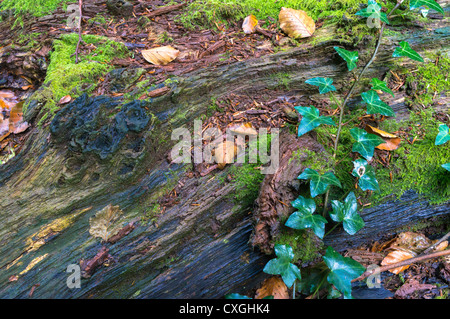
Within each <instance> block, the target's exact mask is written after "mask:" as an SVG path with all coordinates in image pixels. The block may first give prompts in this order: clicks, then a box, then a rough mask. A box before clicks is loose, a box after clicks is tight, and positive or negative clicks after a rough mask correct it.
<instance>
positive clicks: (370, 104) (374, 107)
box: [361, 90, 395, 116]
mask: <svg viewBox="0 0 450 319" xmlns="http://www.w3.org/2000/svg"><path fill="white" fill-rule="evenodd" d="M361 97H362V99H363V100H364V102H366V103H367V114H377V113H379V114H381V115H384V116H395V112H394V111H393V110H392V108H391V107H390V106H389V105H387V104H386V103H384V102H383V101H382V100H381V99H380V97H379V96H378V94H377V92H375V91H373V90H369V91H367V92H364V93H362V94H361Z"/></svg>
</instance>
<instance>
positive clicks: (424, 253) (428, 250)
mask: <svg viewBox="0 0 450 319" xmlns="http://www.w3.org/2000/svg"><path fill="white" fill-rule="evenodd" d="M449 237H450V232H448V233H447V234H446V235H445V236H444V237H442V238H441V239H439V240H438V241H437V242H435V243H434V244H433V245H431V246H430V247H428V248H427V249H425V250H424V251H423V252H422V253H421V254H420V255H419V256H423V255H426V254H428V253H429V252H430V251H432V250H433V249H435V248H436V247H437V246H438V245H439V244H440V243H442V242H443V241H445V240H447V238H449Z"/></svg>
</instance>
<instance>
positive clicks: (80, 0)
mask: <svg viewBox="0 0 450 319" xmlns="http://www.w3.org/2000/svg"><path fill="white" fill-rule="evenodd" d="M78 6H79V8H80V19H79V20H78V42H77V48H76V49H75V64H77V63H78V50H79V48H80V43H81V41H82V39H81V19H82V17H83V12H82V11H81V10H82V9H81V7H82V6H83V0H78Z"/></svg>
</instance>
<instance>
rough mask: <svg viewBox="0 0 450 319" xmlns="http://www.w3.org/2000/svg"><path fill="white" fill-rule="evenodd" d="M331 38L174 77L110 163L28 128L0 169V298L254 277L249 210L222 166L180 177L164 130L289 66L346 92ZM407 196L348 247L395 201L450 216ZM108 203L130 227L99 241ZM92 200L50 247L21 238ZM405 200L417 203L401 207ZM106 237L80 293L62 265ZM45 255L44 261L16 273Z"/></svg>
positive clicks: (418, 36)
mask: <svg viewBox="0 0 450 319" xmlns="http://www.w3.org/2000/svg"><path fill="white" fill-rule="evenodd" d="M321 32H324V33H326V32H332V31H330V30H328V31H327V30H322V31H321ZM317 36H320V33H318V34H317ZM402 39H408V40H409V41H410V42H411V43H412V47H413V48H414V49H415V50H417V51H418V52H425V51H426V52H430V51H431V52H434V51H436V50H440V51H444V52H448V51H449V36H448V34H440V33H434V31H428V30H424V29H418V30H414V31H413V32H409V33H408V32H407V33H405V35H403V36H402ZM398 40H399V39H395V41H394V40H392V39H391V40H387V41H386V43H385V44H384V45H383V47H384V48H385V49H386V51H385V52H384V51H382V53H381V54H380V56H379V57H378V58H377V59H376V61H375V62H374V63H373V65H372V66H371V68H370V69H369V70H368V72H367V76H368V77H372V76H379V77H381V76H382V75H383V74H384V73H385V72H386V71H387V70H388V68H389V67H390V65H392V64H393V63H394V62H393V58H392V57H391V52H392V49H393V47H394V46H395V45H396V43H397V42H398ZM337 44H339V43H338V42H337V41H333V40H330V41H326V42H320V41H319V42H318V44H317V45H316V46H314V47H313V46H311V45H301V46H299V47H298V48H296V49H293V50H290V51H286V52H280V53H278V54H274V55H269V56H264V57H262V58H260V59H253V60H248V61H245V62H238V63H235V64H231V65H227V66H223V67H218V68H208V69H203V70H200V71H196V72H193V73H191V74H189V75H187V76H186V77H183V78H178V80H179V81H178V83H177V84H175V85H173V86H172V87H171V89H172V91H171V92H169V93H167V94H166V95H164V96H161V97H157V98H155V99H154V100H153V102H152V104H151V105H150V108H149V109H151V111H152V112H153V113H154V114H155V116H156V117H157V118H158V120H157V121H156V120H155V122H152V124H149V125H148V127H147V129H146V130H145V131H143V132H141V133H139V134H138V135H137V137H138V138H139V139H141V141H142V145H141V146H140V147H139V148H137V149H128V148H127V146H126V143H128V142H130V140H126V141H124V143H122V144H121V148H120V149H119V150H118V151H117V152H116V153H114V154H113V155H112V156H111V157H109V158H107V159H105V160H100V159H98V157H96V156H93V155H90V154H89V153H77V152H73V151H70V150H69V149H68V148H67V146H66V145H67V140H65V137H64V136H61V138H60V140H61V141H62V142H61V141H59V142H58V141H56V140H57V137H55V136H51V135H50V134H49V128H48V127H43V128H41V129H38V128H34V129H33V130H32V131H31V133H30V136H29V138H28V139H27V141H26V144H25V145H24V147H23V149H22V151H21V152H20V153H19V154H18V155H17V156H16V157H15V158H13V159H12V160H11V161H10V162H8V163H7V164H6V165H4V166H2V167H1V168H0V192H1V194H3V196H2V201H1V203H0V220H1V221H2V226H1V227H0V297H2V298H17V297H18V298H27V297H28V293H29V291H30V290H31V289H32V287H33V286H34V285H36V284H39V286H38V287H37V288H36V286H35V288H34V292H33V298H44V297H54V298H69V297H82V298H90V297H92V298H102V297H117V298H119V297H120V298H131V297H136V298H161V297H167V298H182V297H192V298H194V297H196V298H219V297H222V296H223V295H224V294H226V293H229V292H244V290H246V289H248V288H251V287H253V286H254V285H256V284H257V283H258V282H259V281H260V279H261V278H262V277H263V276H264V274H263V273H262V268H263V265H264V264H265V262H266V261H267V260H268V258H270V257H268V256H266V255H264V254H262V253H259V252H258V250H254V249H253V248H252V247H251V245H250V244H249V243H248V241H249V238H250V233H251V232H252V229H253V228H252V227H253V222H252V220H251V216H250V215H249V213H250V210H249V207H244V206H243V205H242V203H236V202H235V201H234V200H233V195H234V194H235V192H236V189H235V186H234V184H233V183H228V182H227V181H226V174H227V172H228V169H229V167H228V168H226V169H225V170H224V171H216V172H214V173H213V174H209V175H206V176H203V177H202V176H197V177H195V176H186V173H185V171H186V169H189V168H190V166H189V165H188V166H187V167H186V166H183V165H174V164H172V165H170V166H169V163H168V162H167V160H166V155H167V154H168V152H169V151H170V149H171V147H172V145H173V144H174V142H171V141H170V132H171V131H172V130H173V129H174V128H178V127H180V126H182V125H187V126H189V125H190V123H191V121H192V120H194V119H196V118H198V117H199V116H200V115H202V114H204V113H205V111H206V109H207V107H208V105H209V104H210V101H211V98H212V97H215V98H218V97H221V96H225V95H226V94H228V93H230V92H236V93H239V92H258V90H260V89H262V88H266V87H270V86H271V85H273V84H274V81H276V80H275V79H274V78H273V76H272V75H273V74H275V73H278V72H286V73H289V74H290V76H291V86H292V88H293V90H295V91H296V92H300V93H301V94H305V95H313V94H316V92H315V90H314V88H312V87H311V86H309V85H307V84H305V83H304V81H305V79H307V78H311V77H315V76H329V77H333V78H334V79H335V83H336V86H337V88H338V89H340V88H342V87H343V86H344V85H345V84H346V81H347V80H348V78H347V75H348V74H347V72H344V71H345V69H346V66H345V64H344V63H343V62H342V61H341V60H340V59H337V58H336V57H337V54H336V53H335V51H334V49H333V46H335V45H337ZM388 49H389V50H388ZM361 56H363V54H361ZM275 84H276V83H275ZM130 138H131V137H130ZM64 141H65V142H64ZM311 146H312V145H311ZM314 147H320V145H316V146H314ZM124 168H125V169H124ZM175 187H177V194H178V197H175V198H174V202H173V204H172V206H170V207H168V208H167V209H166V210H165V211H163V212H160V211H158V210H156V211H155V212H153V216H151V217H152V218H153V220H152V221H148V220H147V221H143V220H142V217H143V216H144V215H145V214H147V213H150V212H151V211H152V210H153V208H152V207H153V205H154V204H155V203H157V201H158V200H159V199H161V197H163V196H164V195H165V194H167V193H169V192H170V191H171V190H172V189H173V188H175ZM407 196H409V197H406V203H405V204H404V206H402V205H399V204H398V203H387V204H386V205H390V206H383V207H384V208H383V207H382V208H374V209H373V210H368V211H367V212H366V213H365V214H364V218H366V223H367V226H366V227H367V235H364V234H366V233H361V235H360V236H359V237H355V238H356V239H355V240H354V242H349V247H350V246H352V245H356V244H358V243H360V242H361V241H363V240H366V239H369V238H372V236H375V235H376V234H375V230H376V229H374V227H377V226H374V225H379V223H378V221H377V222H376V223H375V224H373V223H374V222H375V221H374V220H373V219H371V218H372V216H373V217H375V216H379V215H380V212H382V211H383V210H386V207H389V209H391V210H393V211H394V212H395V211H396V210H395V207H398V209H397V213H396V214H397V216H399V218H398V219H395V220H394V219H393V222H394V221H395V223H396V224H395V225H396V226H397V227H398V226H401V224H402V223H404V222H410V221H411V220H414V219H415V218H425V217H427V216H431V215H433V214H445V213H448V205H441V206H436V207H433V206H428V205H427V204H426V203H425V202H420V201H418V200H417V199H415V198H414V197H411V196H410V195H407ZM408 201H409V204H408ZM108 204H113V205H118V206H119V207H120V209H121V210H122V211H123V212H124V215H123V217H122V219H121V220H120V222H121V223H123V226H126V225H127V224H129V223H130V222H133V223H134V225H135V228H134V229H133V230H132V231H131V232H129V233H128V234H126V235H125V236H124V237H122V238H120V239H118V240H117V241H115V242H114V243H113V244H111V243H106V244H102V243H100V240H99V239H95V238H93V237H92V236H91V235H90V234H89V218H90V217H92V216H94V215H95V213H96V212H98V211H99V210H101V209H102V208H104V207H105V206H106V205H108ZM88 207H92V208H90V209H89V210H86V211H84V212H82V213H79V214H78V215H73V218H72V219H71V221H70V223H68V224H67V225H65V226H64V227H62V226H61V228H60V229H55V230H54V232H53V233H49V234H48V236H46V237H45V238H46V239H45V244H43V245H42V246H39V247H38V248H37V249H35V250H33V249H31V248H30V241H28V242H27V238H31V243H33V239H32V238H33V237H32V236H33V234H36V233H38V232H39V231H42V227H45V225H49V224H50V223H52V222H54V221H55V220H57V219H58V218H67V217H68V216H72V215H71V214H77V212H80V210H83V209H86V208H88ZM402 207H403V208H402ZM407 207H413V208H414V209H413V210H411V211H409V210H408V211H407ZM419 207H420V209H419ZM427 207H429V209H424V208H427ZM416 208H417V209H416ZM377 209H378V210H377ZM377 212H378V213H377ZM377 214H378V215H377ZM401 216H402V218H403V219H402V218H400V217H401ZM333 236H334V237H333ZM330 238H333V246H335V247H338V248H340V249H343V248H347V247H346V246H345V245H346V243H347V239H346V238H345V237H341V236H338V235H337V234H333V235H332V236H331V237H330ZM341 238H344V239H341ZM103 245H106V246H107V248H108V249H109V250H108V253H109V254H110V255H111V257H112V260H110V261H108V264H109V266H106V265H102V266H99V267H97V268H96V270H95V271H94V272H93V273H92V275H91V276H90V277H89V278H86V279H83V280H82V282H81V289H76V288H75V289H69V288H68V287H67V286H66V278H67V276H68V275H69V274H67V273H66V272H65V270H66V268H67V266H68V265H69V264H79V263H80V260H81V259H84V260H91V259H92V258H94V257H95V256H96V254H97V253H98V252H99V251H100V249H101V248H102V247H103ZM45 254H48V255H45ZM42 256H46V257H45V258H44V259H42V260H41V261H40V262H39V263H37V264H36V265H35V266H34V267H33V268H31V269H30V270H28V271H27V272H24V273H23V274H20V273H21V272H23V271H25V270H26V267H27V265H29V264H30V262H31V261H32V260H34V259H35V258H37V257H42ZM11 276H18V279H17V278H15V277H11ZM10 278H11V282H10V281H9V280H10ZM14 279H17V280H14Z"/></svg>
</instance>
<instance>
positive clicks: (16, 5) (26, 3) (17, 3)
mask: <svg viewBox="0 0 450 319" xmlns="http://www.w3.org/2000/svg"><path fill="white" fill-rule="evenodd" d="M68 3H77V1H76V0H45V1H43V0H3V1H2V2H1V3H0V11H2V10H8V9H13V10H14V15H15V17H16V20H15V22H14V24H13V28H14V27H15V26H16V25H17V24H19V25H21V26H23V21H24V16H25V15H27V14H30V15H33V16H35V17H42V16H45V15H47V14H50V13H51V12H52V11H55V10H56V9H57V8H58V6H59V5H61V4H62V5H63V6H64V7H66V6H67V4H68Z"/></svg>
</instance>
